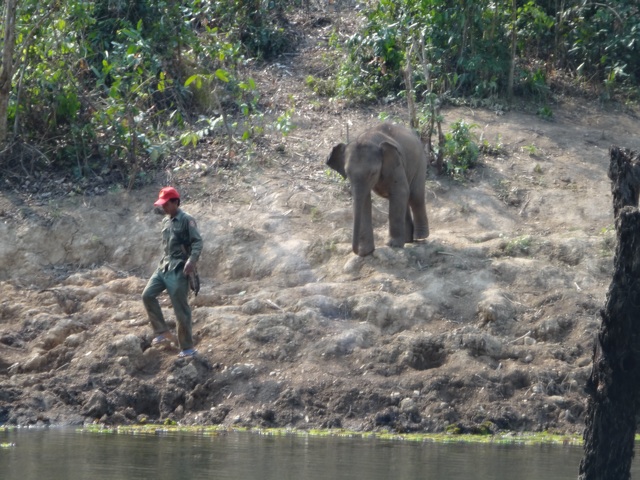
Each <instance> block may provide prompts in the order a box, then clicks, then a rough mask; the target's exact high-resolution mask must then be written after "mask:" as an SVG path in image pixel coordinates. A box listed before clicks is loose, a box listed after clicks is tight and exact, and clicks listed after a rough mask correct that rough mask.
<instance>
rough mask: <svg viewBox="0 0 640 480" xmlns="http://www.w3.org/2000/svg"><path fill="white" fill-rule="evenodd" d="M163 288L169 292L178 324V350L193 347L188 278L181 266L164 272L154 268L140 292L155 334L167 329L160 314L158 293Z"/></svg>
mask: <svg viewBox="0 0 640 480" xmlns="http://www.w3.org/2000/svg"><path fill="white" fill-rule="evenodd" d="M164 290H166V291H167V293H168V294H169V298H170V299H171V303H172V305H173V311H174V312H175V314H176V323H177V325H178V329H177V330H178V343H179V344H180V345H179V346H180V350H187V349H189V348H193V336H192V332H191V307H190V306H189V300H188V298H189V280H188V279H187V277H185V276H184V274H183V273H182V267H178V268H176V269H175V270H168V271H166V272H163V271H160V270H156V272H155V273H154V274H153V275H152V276H151V278H150V279H149V282H148V283H147V286H146V287H145V288H144V291H143V292H142V302H143V303H144V308H145V309H146V310H147V315H148V316H149V321H150V322H151V326H152V327H153V331H154V332H155V334H156V335H160V334H161V333H164V332H167V331H169V327H168V326H167V323H166V322H165V320H164V316H163V315H162V309H161V308H160V302H158V295H160V294H161V293H162V292H163V291H164Z"/></svg>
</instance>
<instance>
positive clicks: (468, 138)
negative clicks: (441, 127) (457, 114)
mask: <svg viewBox="0 0 640 480" xmlns="http://www.w3.org/2000/svg"><path fill="white" fill-rule="evenodd" d="M475 127H477V125H475V124H469V123H467V122H465V121H464V120H458V121H457V122H454V123H453V124H452V125H451V129H450V131H449V132H448V133H446V134H445V136H444V137H445V143H444V147H443V148H444V168H445V172H446V173H447V174H448V175H451V176H453V177H455V178H459V177H462V176H464V174H465V172H466V171H467V170H468V169H470V168H473V167H474V166H475V165H476V163H477V160H478V155H479V153H480V148H479V147H478V145H477V144H476V142H475V141H474V140H473V135H472V133H471V130H472V129H473V128H475Z"/></svg>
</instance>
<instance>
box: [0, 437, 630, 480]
mask: <svg viewBox="0 0 640 480" xmlns="http://www.w3.org/2000/svg"><path fill="white" fill-rule="evenodd" d="M0 444H3V446H2V447H1V448H0V478H2V479H3V480H103V479H127V480H131V479H154V480H162V479H167V480H169V479H171V480H176V479H180V480H181V479H212V478H213V479H221V480H224V479H230V480H231V479H232V480H254V479H255V480H288V479H291V480H293V479H296V480H299V479H304V480H319V479H331V480H339V479H349V480H359V479H363V480H364V479H367V480H389V479H393V480H405V479H406V480H409V479H411V480H414V479H426V480H501V479H504V480H513V479H518V480H539V479H541V478H544V479H545V480H569V479H575V478H577V476H578V465H579V463H580V459H581V458H582V447H577V446H556V445H537V446H523V445H486V444H466V443H465V444H437V443H429V442H424V443H422V442H412V441H401V440H379V439H378V440H376V439H366V438H339V437H329V438H327V437H306V436H294V435H291V436H264V435H257V434H251V433H241V432H232V433H222V434H215V435H206V436H203V435H196V434H183V433H180V434H160V435H125V434H104V433H89V432H82V431H78V430H74V429H62V428H59V429H58V428H48V429H18V430H10V431H0ZM634 466H635V465H634ZM639 474H640V468H637V467H636V468H635V469H632V476H633V477H634V478H638V477H639V476H640V475H639Z"/></svg>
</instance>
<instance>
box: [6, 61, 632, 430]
mask: <svg viewBox="0 0 640 480" xmlns="http://www.w3.org/2000/svg"><path fill="white" fill-rule="evenodd" d="M287 62H288V63H287ZM307 68H309V69H311V68H313V66H307ZM258 73H260V72H258ZM262 73H263V74H264V75H265V77H267V76H269V77H270V78H273V79H274V82H273V83H272V84H273V85H274V86H273V91H272V92H270V94H269V95H270V98H272V99H273V101H274V102H277V101H278V100H279V99H282V98H287V97H286V96H289V95H291V93H290V92H291V91H293V92H294V95H296V96H295V100H296V104H297V105H298V107H297V109H296V116H295V118H294V122H295V124H296V126H297V128H296V129H295V130H294V131H293V133H292V134H290V135H289V136H288V137H287V138H286V139H282V137H276V135H275V134H274V135H273V139H272V141H270V140H269V139H267V140H266V141H265V142H264V143H263V144H261V145H260V146H259V149H258V152H257V154H258V155H257V157H256V158H254V159H253V160H251V161H241V162H238V163H237V164H236V165H234V167H233V168H219V167H218V166H217V165H214V160H215V159H216V158H219V157H220V155H221V154H220V151H221V150H222V147H220V146H216V145H215V144H214V143H211V144H209V145H207V144H203V145H202V147H201V148H200V149H199V151H198V152H199V153H198V155H200V157H198V158H197V159H196V160H193V161H190V162H188V163H187V164H186V165H185V166H183V168H182V169H180V170H179V171H176V172H170V173H167V174H166V175H165V176H162V177H160V178H158V179H157V181H156V182H155V183H154V184H153V185H150V186H149V187H147V188H145V189H142V190H136V191H133V192H130V193H126V192H125V191H124V190H115V191H112V192H111V193H103V192H98V193H101V194H99V195H93V196H90V195H84V196H75V197H73V196H70V195H66V194H64V193H65V189H66V190H67V191H71V190H73V187H74V185H73V183H74V182H73V181H72V180H70V179H66V180H65V179H62V180H60V182H58V183H57V184H56V185H57V187H56V191H55V192H53V193H52V192H48V191H46V188H45V187H43V186H42V185H39V184H38V182H39V181H40V180H39V179H38V178H35V179H31V180H30V181H29V183H24V184H23V185H21V187H20V189H17V190H14V189H6V190H5V191H4V192H2V193H0V239H1V241H0V424H2V423H7V424H18V425H33V424H58V423H63V424H81V423H84V422H96V421H97V422H103V423H105V424H126V423H135V422H139V421H143V420H145V421H149V422H162V421H164V420H166V419H172V420H175V421H178V422H181V423H184V424H194V425H198V424H224V425H240V426H265V427H267V426H268V427H275V426H279V427H285V426H290V427H297V428H316V427H323V428H333V427H336V428H337V427H341V428H346V429H353V430H377V429H390V430H394V431H403V432H406V431H429V432H433V431H444V430H447V429H451V428H454V429H457V430H458V431H471V432H473V431H484V430H486V429H487V428H489V429H491V430H494V431H496V430H514V431H522V430H526V431H540V430H552V431H557V432H568V433H569V432H579V431H581V430H582V428H583V415H584V410H585V404H586V396H585V393H584V385H585V380H586V379H587V377H588V374H589V371H590V368H591V355H592V351H591V348H592V344H593V339H594V335H595V333H596V331H597V328H598V325H599V321H600V317H599V310H600V309H601V308H602V307H603V305H604V301H605V297H606V292H607V288H608V286H609V283H610V281H611V273H612V265H613V253H614V248H615V233H614V232H613V217H612V205H611V195H610V183H609V180H608V179H607V168H608V164H609V154H608V149H609V147H610V146H611V145H612V144H615V145H620V146H622V147H626V148H631V149H634V150H637V149H639V148H640V137H639V136H638V132H639V131H640V120H639V119H638V116H637V115H636V114H634V113H633V112H631V111H621V110H618V109H607V108H604V107H601V106H594V105H593V104H591V103H589V102H587V101H586V100H585V101H584V102H582V101H571V100H569V99H564V98H558V99H556V100H557V103H556V104H554V106H553V112H554V117H553V120H552V121H548V120H543V119H541V118H538V117H536V116H535V114H528V113H526V112H523V111H521V110H520V111H518V110H517V109H514V110H512V111H506V112H503V111H498V112H496V111H493V110H483V109H471V108H448V109H446V110H445V111H444V112H443V113H444V115H445V126H446V125H448V124H450V123H451V122H453V121H456V120H459V119H464V120H466V121H468V122H469V123H473V124H476V125H477V127H475V133H476V134H478V135H482V138H483V139H484V140H485V141H487V142H488V143H489V144H490V145H492V146H495V147H496V148H495V149H494V150H493V151H492V154H485V155H483V157H482V158H481V161H480V165H479V166H478V167H477V168H476V169H474V170H473V171H471V172H470V173H469V175H468V176H467V179H466V180H465V181H453V180H450V179H447V178H445V177H438V176H436V175H435V174H434V173H433V172H430V174H429V178H428V181H427V190H428V194H427V212H428V215H429V220H430V226H431V236H430V237H429V239H428V240H427V241H426V242H424V243H417V244H412V245H407V247H406V248H404V249H391V248H388V247H385V246H384V243H385V241H386V236H387V219H386V210H387V204H386V202H385V201H384V200H382V199H379V198H375V199H374V222H375V232H376V247H377V248H376V250H375V252H374V254H373V255H371V256H368V257H365V258H360V257H357V256H355V255H354V254H353V253H352V252H351V238H350V237H351V218H352V215H351V203H350V194H349V187H348V184H347V183H345V182H342V181H341V180H339V179H338V178H336V176H334V175H329V174H327V172H326V168H325V165H324V160H325V158H326V155H327V154H328V153H329V151H330V149H331V147H332V146H333V145H334V144H335V143H337V142H340V141H344V140H345V139H346V131H347V125H350V126H349V131H350V132H352V133H351V135H353V134H354V133H355V132H359V131H362V130H363V129H364V128H365V127H367V126H370V125H373V124H374V123H375V122H376V121H377V120H376V118H377V116H378V114H379V113H381V112H382V111H385V112H387V113H389V114H390V115H391V116H392V118H396V119H398V120H399V121H404V122H406V112H405V111H404V108H403V106H402V105H385V106H383V107H379V108H370V109H352V108H348V107H347V106H341V105H338V104H332V105H330V106H326V107H318V105H319V102H318V101H316V102H310V101H308V98H307V97H309V96H310V95H312V93H310V92H307V91H305V89H304V87H303V81H304V76H305V75H306V74H307V72H306V71H305V64H304V62H301V61H299V59H296V58H295V57H287V58H286V59H284V60H283V62H281V63H280V64H279V66H278V68H272V69H269V70H268V71H267V70H265V71H264V72H262ZM279 80H282V81H283V82H284V81H287V82H290V83H291V82H293V83H292V85H294V87H295V82H296V81H298V82H299V83H298V84H297V88H293V90H289V91H281V90H279V87H276V85H279V84H278V83H277V82H278V81H279ZM216 149H218V150H216ZM25 182H26V180H25ZM168 183H171V184H173V185H174V186H176V187H177V188H178V189H179V190H180V191H181V192H182V194H183V198H184V200H183V207H184V209H185V210H186V211H187V212H189V213H191V214H192V215H194V216H195V217H196V218H197V219H198V222H199V227H200V230H201V232H202V234H203V237H204V239H205V250H204V253H203V255H202V260H201V263H200V265H199V270H200V275H201V277H202V290H201V293H200V295H198V297H197V298H192V305H193V307H194V312H193V316H194V322H195V324H194V333H195V335H196V341H197V349H198V351H199V355H198V356H197V357H196V358H195V359H189V360H184V359H178V358H177V357H176V354H177V350H176V349H159V348H156V347H151V346H150V340H151V330H150V328H149V326H148V325H147V321H146V318H145V315H144V310H143V307H142V303H141V301H140V294H141V292H142V289H143V288H144V285H145V283H146V280H147V278H148V276H149V275H150V274H151V272H152V270H153V268H154V266H155V264H156V262H157V260H158V255H159V228H160V220H161V218H160V216H158V215H157V214H155V213H154V211H153V207H152V203H153V201H154V200H155V198H156V196H157V192H158V190H159V188H160V187H161V186H163V185H165V184H168ZM96 188H97V187H96ZM104 190H106V188H105V189H104ZM61 192H62V193H61ZM163 299H164V300H163V301H164V304H163V306H164V308H165V312H166V315H167V317H168V318H169V319H170V321H173V312H172V310H171V306H170V305H169V303H168V300H167V298H166V297H163Z"/></svg>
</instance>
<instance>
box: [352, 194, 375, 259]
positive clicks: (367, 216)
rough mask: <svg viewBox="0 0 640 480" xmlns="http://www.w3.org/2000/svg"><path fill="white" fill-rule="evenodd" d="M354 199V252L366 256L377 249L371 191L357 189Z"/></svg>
mask: <svg viewBox="0 0 640 480" xmlns="http://www.w3.org/2000/svg"><path fill="white" fill-rule="evenodd" d="M353 198H354V200H353V238H352V249H353V253H355V254H356V255H360V256H361V257H364V256H366V255H369V254H370V253H371V252H373V250H374V249H375V245H374V242H373V220H372V218H371V192H370V191H366V192H363V191H359V190H358V191H356V192H355V194H354V197H353Z"/></svg>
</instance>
